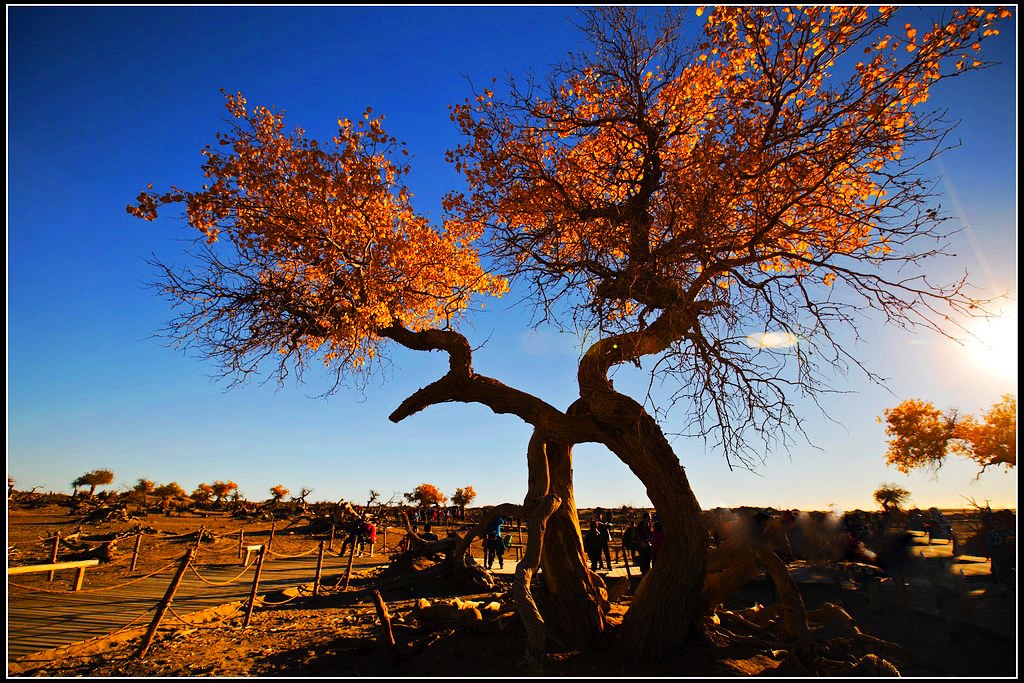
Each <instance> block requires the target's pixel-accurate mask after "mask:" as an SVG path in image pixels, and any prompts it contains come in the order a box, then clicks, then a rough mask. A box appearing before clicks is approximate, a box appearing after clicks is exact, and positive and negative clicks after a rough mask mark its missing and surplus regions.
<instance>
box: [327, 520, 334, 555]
mask: <svg viewBox="0 0 1024 683" xmlns="http://www.w3.org/2000/svg"><path fill="white" fill-rule="evenodd" d="M327 549H328V550H334V525H333V524H332V525H331V540H330V541H329V542H328V543H327Z"/></svg>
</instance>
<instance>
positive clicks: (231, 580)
mask: <svg viewBox="0 0 1024 683" xmlns="http://www.w3.org/2000/svg"><path fill="white" fill-rule="evenodd" d="M188 567H189V569H191V570H192V573H193V574H195V575H196V577H198V578H199V580H200V581H202V582H203V583H206V584H209V585H211V586H230V585H231V584H233V583H234V582H235V581H237V580H238V579H240V578H241V577H242V575H244V574H245V573H246V572H247V571H249V570H250V569H252V568H253V565H251V564H250V565H248V566H247V567H246V568H245V569H243V570H242V571H240V572H239V573H238V574H237V575H235V576H234V577H232V578H230V579H228V580H227V581H224V582H216V581H210V580H209V579H206V578H203V576H202V574H200V573H199V571H198V570H197V569H196V566H195V564H194V563H192V562H189V564H188Z"/></svg>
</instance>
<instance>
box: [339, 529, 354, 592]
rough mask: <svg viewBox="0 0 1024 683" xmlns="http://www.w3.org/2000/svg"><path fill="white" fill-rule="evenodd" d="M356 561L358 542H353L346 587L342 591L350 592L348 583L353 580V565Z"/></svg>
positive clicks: (346, 574)
mask: <svg viewBox="0 0 1024 683" xmlns="http://www.w3.org/2000/svg"><path fill="white" fill-rule="evenodd" d="M355 561H356V542H355V540H353V541H352V549H351V550H349V551H348V567H347V568H346V569H345V587H344V588H343V589H342V590H346V591H347V590H348V582H349V580H350V579H351V578H352V563H353V562H355Z"/></svg>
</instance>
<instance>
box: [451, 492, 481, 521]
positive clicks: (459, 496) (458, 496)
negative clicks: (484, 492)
mask: <svg viewBox="0 0 1024 683" xmlns="http://www.w3.org/2000/svg"><path fill="white" fill-rule="evenodd" d="M475 499H476V491H474V490H473V487H472V486H466V487H464V488H458V489H455V493H453V494H452V504H453V505H458V506H459V517H460V519H465V518H466V508H467V507H469V506H470V505H472V503H473V501H474V500H475Z"/></svg>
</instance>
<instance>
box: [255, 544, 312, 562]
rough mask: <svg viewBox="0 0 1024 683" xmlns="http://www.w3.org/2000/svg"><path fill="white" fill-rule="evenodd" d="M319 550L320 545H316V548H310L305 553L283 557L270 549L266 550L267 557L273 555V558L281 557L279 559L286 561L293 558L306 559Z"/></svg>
mask: <svg viewBox="0 0 1024 683" xmlns="http://www.w3.org/2000/svg"><path fill="white" fill-rule="evenodd" d="M319 549H320V545H319V544H317V545H316V546H314V547H312V548H310V549H309V550H307V551H306V552H304V553H299V554H298V555H284V554H282V553H275V552H274V551H273V550H270V549H268V550H267V554H268V555H273V556H274V557H281V558H284V559H286V560H288V559H294V558H297V557H306V556H307V555H312V554H313V553H315V552H316V551H317V550H319Z"/></svg>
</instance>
